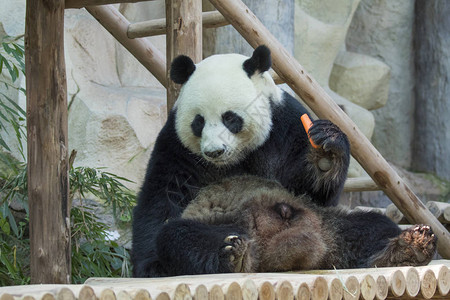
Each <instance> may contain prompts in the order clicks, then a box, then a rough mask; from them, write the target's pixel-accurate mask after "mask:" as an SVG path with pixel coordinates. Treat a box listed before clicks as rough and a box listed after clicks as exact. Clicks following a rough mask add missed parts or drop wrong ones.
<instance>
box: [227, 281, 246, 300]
mask: <svg viewBox="0 0 450 300" xmlns="http://www.w3.org/2000/svg"><path fill="white" fill-rule="evenodd" d="M225 299H227V300H242V289H241V286H240V285H239V284H238V283H237V282H232V283H231V284H230V286H228V289H227V293H226V294H225Z"/></svg>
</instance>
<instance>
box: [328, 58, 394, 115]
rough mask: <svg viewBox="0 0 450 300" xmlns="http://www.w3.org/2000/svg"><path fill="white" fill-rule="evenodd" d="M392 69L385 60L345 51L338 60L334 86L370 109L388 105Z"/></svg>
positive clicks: (339, 92)
mask: <svg viewBox="0 0 450 300" xmlns="http://www.w3.org/2000/svg"><path fill="white" fill-rule="evenodd" d="M389 80H390V68H389V66H388V65H386V64H385V63H383V62H381V61H379V60H377V59H375V58H373V57H370V56H367V55H363V54H358V53H353V52H348V51H341V52H339V54H338V56H337V57H336V60H335V61H334V65H333V69H332V70H331V75H330V88H331V89H332V90H333V91H335V92H336V93H338V94H339V95H341V96H343V97H344V98H346V99H348V100H350V101H351V102H353V103H355V104H357V105H359V106H361V107H364V108H365V109H368V110H374V109H378V108H380V107H383V106H384V105H386V102H387V100H388V92H389Z"/></svg>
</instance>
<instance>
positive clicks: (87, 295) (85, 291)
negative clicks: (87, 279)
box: [78, 285, 97, 300]
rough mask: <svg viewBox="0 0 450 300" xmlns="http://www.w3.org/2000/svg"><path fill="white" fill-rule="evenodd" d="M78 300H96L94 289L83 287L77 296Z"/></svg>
mask: <svg viewBox="0 0 450 300" xmlns="http://www.w3.org/2000/svg"><path fill="white" fill-rule="evenodd" d="M78 299H79V300H97V296H95V292H94V289H93V288H92V287H90V286H89V285H84V286H83V287H82V288H81V290H80V293H79V294H78Z"/></svg>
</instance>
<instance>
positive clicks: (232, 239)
mask: <svg viewBox="0 0 450 300" xmlns="http://www.w3.org/2000/svg"><path fill="white" fill-rule="evenodd" d="M236 239H239V236H237V235H229V236H227V237H226V238H225V240H224V242H225V243H233V241H235V240H236Z"/></svg>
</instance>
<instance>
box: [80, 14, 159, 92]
mask: <svg viewBox="0 0 450 300" xmlns="http://www.w3.org/2000/svg"><path fill="white" fill-rule="evenodd" d="M86 10H87V11H88V12H89V13H90V14H91V15H92V16H94V18H96V19H97V20H98V21H99V23H100V24H102V25H103V27H105V29H106V30H108V31H109V32H110V33H111V34H112V35H113V36H114V37H115V38H116V40H117V41H119V43H121V44H122V45H123V46H124V47H125V48H127V50H128V51H130V53H131V54H132V55H133V56H134V57H136V59H137V60H138V61H139V62H140V63H141V64H142V65H143V66H144V67H145V68H147V70H149V71H150V72H151V73H152V74H153V76H155V77H156V79H158V81H159V82H160V83H161V84H162V85H163V86H164V87H167V79H166V59H165V58H164V55H163V54H162V53H161V52H160V51H159V50H158V49H157V48H156V47H155V46H153V45H152V43H150V42H149V41H148V40H146V39H144V38H140V39H130V38H128V36H127V30H128V26H129V25H130V22H128V20H127V19H126V18H125V17H124V16H123V15H122V14H121V13H120V12H119V11H118V10H117V9H116V8H115V7H114V6H112V5H101V6H89V7H86Z"/></svg>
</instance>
